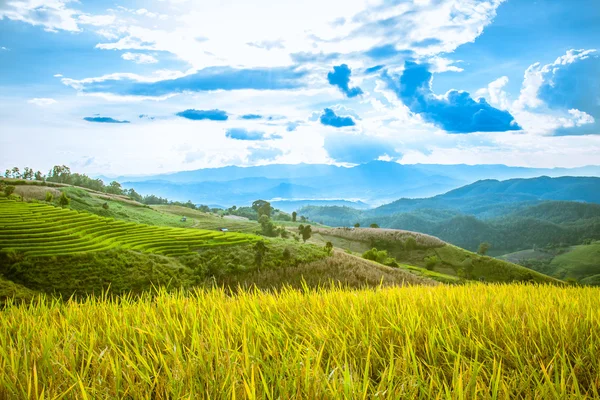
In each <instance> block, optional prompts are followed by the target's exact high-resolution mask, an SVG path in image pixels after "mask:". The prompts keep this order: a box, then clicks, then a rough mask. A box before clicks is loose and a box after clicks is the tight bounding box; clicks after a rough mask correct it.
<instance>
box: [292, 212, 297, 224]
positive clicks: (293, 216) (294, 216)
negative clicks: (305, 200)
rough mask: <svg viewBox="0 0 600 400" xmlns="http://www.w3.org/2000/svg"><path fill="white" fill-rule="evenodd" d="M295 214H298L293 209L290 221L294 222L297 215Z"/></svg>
mask: <svg viewBox="0 0 600 400" xmlns="http://www.w3.org/2000/svg"><path fill="white" fill-rule="evenodd" d="M297 216H298V213H297V212H296V211H294V212H293V213H292V221H293V222H296V217H297Z"/></svg>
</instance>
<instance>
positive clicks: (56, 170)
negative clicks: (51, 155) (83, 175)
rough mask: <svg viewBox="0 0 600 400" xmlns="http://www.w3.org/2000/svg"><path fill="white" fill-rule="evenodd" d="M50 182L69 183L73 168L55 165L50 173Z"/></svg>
mask: <svg viewBox="0 0 600 400" xmlns="http://www.w3.org/2000/svg"><path fill="white" fill-rule="evenodd" d="M47 180H48V181H50V182H58V183H69V182H70V180H71V168H69V167H67V166H66V165H55V166H54V167H52V169H51V170H50V172H48V178H47Z"/></svg>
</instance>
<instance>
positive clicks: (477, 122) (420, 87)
mask: <svg viewBox="0 0 600 400" xmlns="http://www.w3.org/2000/svg"><path fill="white" fill-rule="evenodd" d="M383 78H384V79H385V80H386V82H387V85H388V87H389V88H390V89H391V90H393V91H394V92H395V93H396V95H397V96H398V98H399V99H400V100H402V102H403V103H404V104H406V106H407V107H408V108H409V109H410V111H412V112H414V113H417V114H420V115H421V116H422V117H423V118H424V119H425V120H427V121H429V122H432V123H434V124H435V125H437V126H439V127H440V128H442V129H444V130H446V131H448V132H449V133H471V132H503V131H514V130H520V129H521V127H520V126H519V125H518V124H517V123H516V122H515V119H514V117H513V116H512V115H511V114H510V113H509V112H508V111H503V110H499V109H497V108H494V107H492V106H491V105H489V104H488V103H487V102H486V101H485V100H484V99H483V98H480V99H478V100H477V101H476V100H473V98H471V96H470V95H469V93H468V92H463V91H457V90H451V91H449V92H448V93H446V95H445V96H444V97H436V96H435V94H434V93H433V90H432V87H431V85H432V81H433V75H432V73H431V72H429V66H428V65H427V64H417V63H414V62H411V61H407V62H406V63H405V65H404V72H403V74H402V76H401V77H397V76H391V75H388V74H387V73H384V75H383Z"/></svg>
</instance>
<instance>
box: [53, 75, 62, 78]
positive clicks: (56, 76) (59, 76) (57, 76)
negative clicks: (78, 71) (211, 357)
mask: <svg viewBox="0 0 600 400" xmlns="http://www.w3.org/2000/svg"><path fill="white" fill-rule="evenodd" d="M54 77H55V78H62V77H63V75H62V74H54Z"/></svg>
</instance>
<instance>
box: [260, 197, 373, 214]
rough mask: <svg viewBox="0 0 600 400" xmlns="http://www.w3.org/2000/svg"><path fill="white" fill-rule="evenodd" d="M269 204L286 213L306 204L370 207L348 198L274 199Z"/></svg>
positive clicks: (358, 208) (362, 208)
mask: <svg viewBox="0 0 600 400" xmlns="http://www.w3.org/2000/svg"><path fill="white" fill-rule="evenodd" d="M271 205H272V206H273V207H275V208H278V209H280V210H282V211H285V212H288V213H291V212H293V211H295V210H299V209H301V208H302V207H307V206H320V207H322V206H337V207H352V208H353V209H357V210H366V209H368V208H369V207H370V206H369V205H368V204H367V203H363V202H362V201H348V200H275V201H271Z"/></svg>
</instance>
